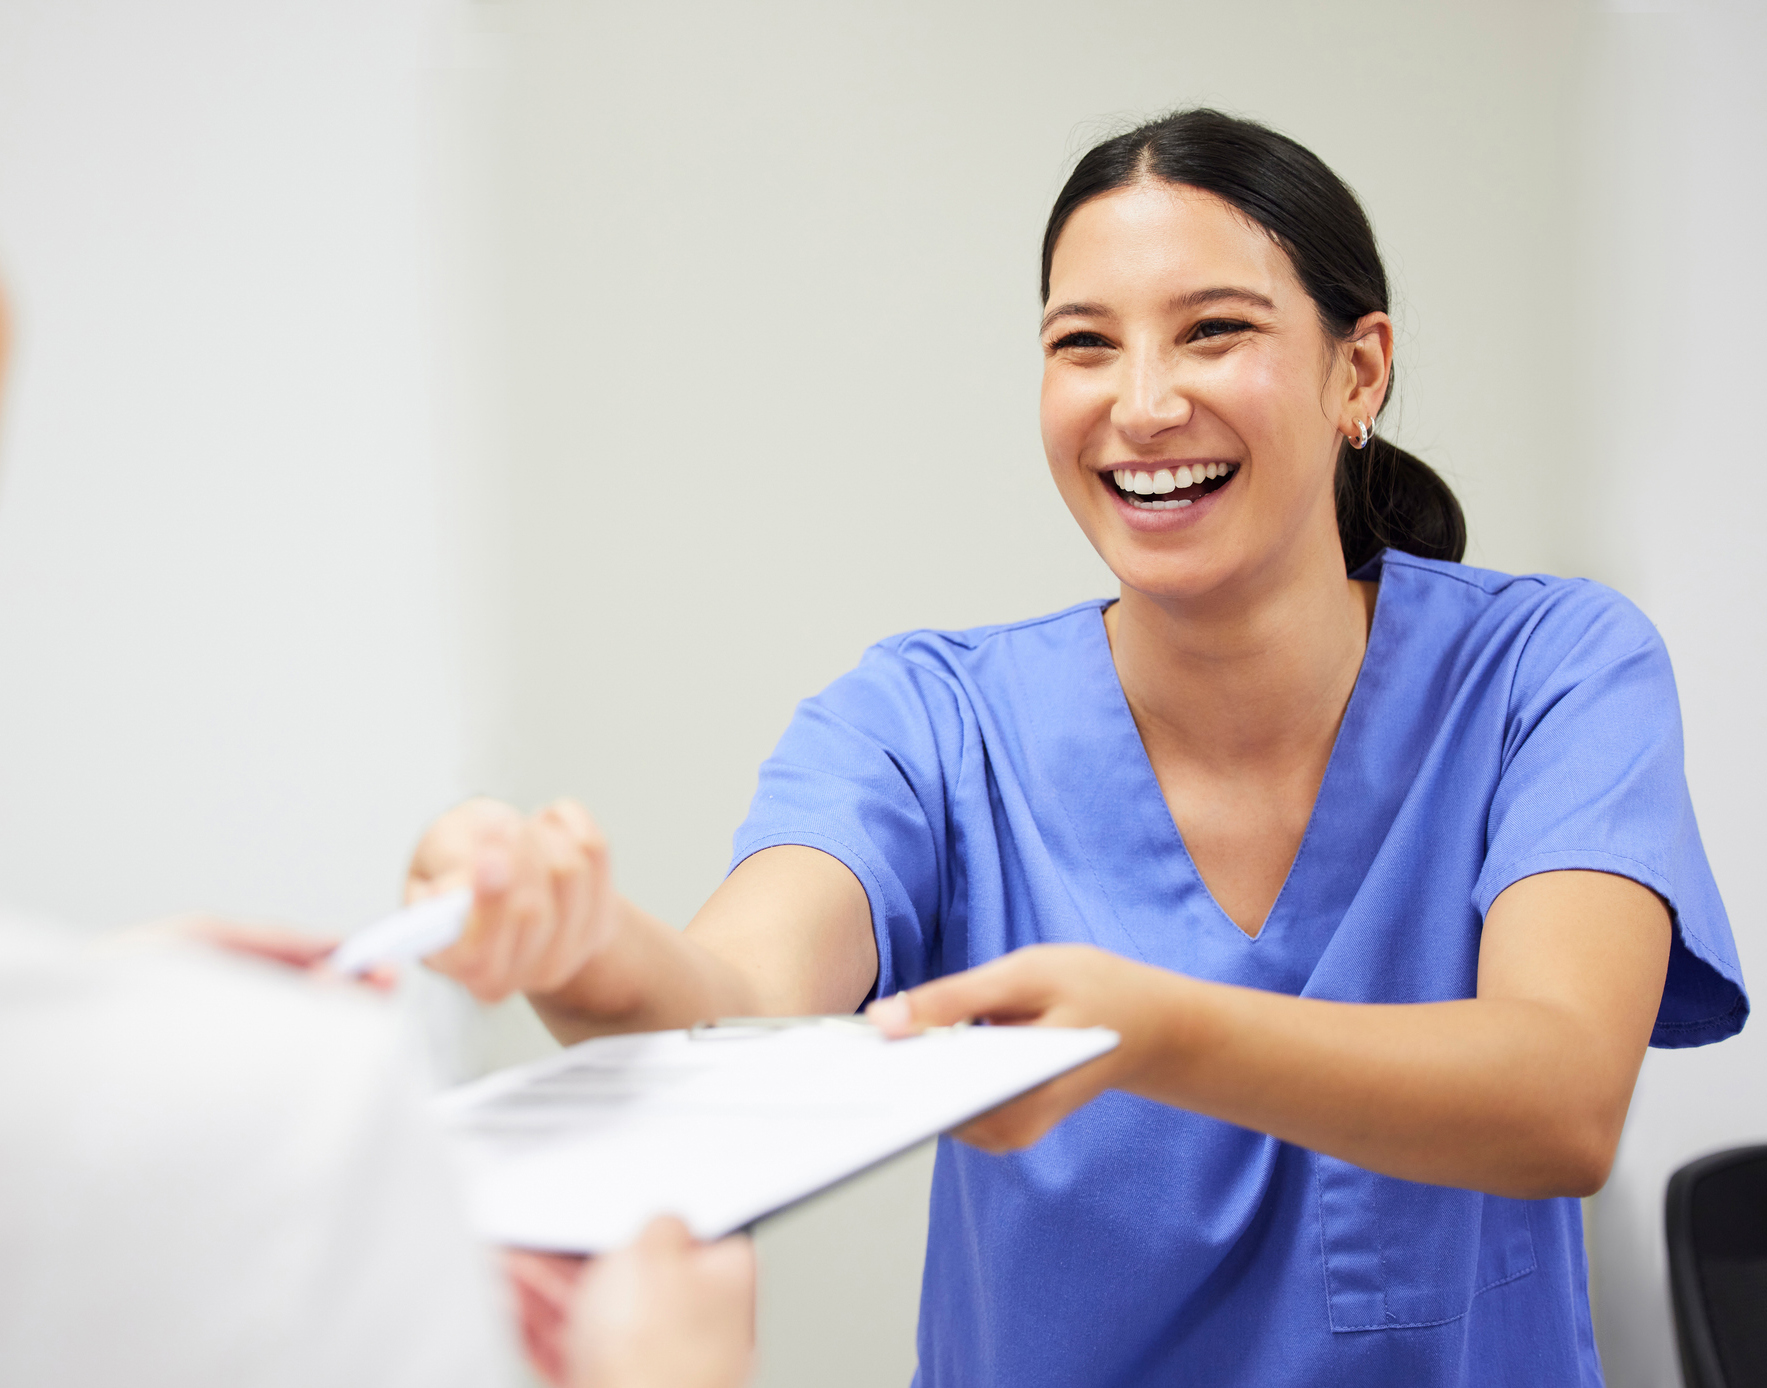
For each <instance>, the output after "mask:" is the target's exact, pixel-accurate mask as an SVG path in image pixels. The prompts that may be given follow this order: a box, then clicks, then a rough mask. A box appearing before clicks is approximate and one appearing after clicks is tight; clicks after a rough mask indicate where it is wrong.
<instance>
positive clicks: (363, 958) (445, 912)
mask: <svg viewBox="0 0 1767 1388" xmlns="http://www.w3.org/2000/svg"><path fill="white" fill-rule="evenodd" d="M471 914H472V889H471V888H470V887H462V888H461V889H460V890H459V891H454V892H447V893H445V894H444V895H442V896H432V897H430V898H429V899H428V900H427V901H419V902H416V903H414V904H413V905H410V906H407V907H406V908H405V909H404V910H402V911H395V912H393V914H392V915H390V916H386V917H384V918H383V919H381V920H378V921H376V922H375V923H374V924H373V925H366V926H363V927H362V929H360V930H358V931H357V932H356V933H355V934H354V935H352V936H350V938H349V939H347V940H345V941H344V942H343V943H342V944H341V945H339V946H338V947H337V948H336V949H335V950H333V951H332V954H331V958H330V960H329V961H328V962H329V963H330V964H331V967H332V968H334V969H336V970H337V971H338V972H339V973H341V974H363V973H367V972H368V971H369V970H370V969H373V968H377V967H379V966H380V965H382V964H409V963H415V962H416V961H417V960H419V959H425V958H428V957H429V956H430V955H432V954H435V953H438V952H439V951H441V950H444V949H447V948H448V946H449V945H451V944H453V943H454V942H455V941H456V940H458V939H459V938H460V936H461V933H462V932H463V931H464V930H465V929H466V920H467V917H468V916H470V915H471Z"/></svg>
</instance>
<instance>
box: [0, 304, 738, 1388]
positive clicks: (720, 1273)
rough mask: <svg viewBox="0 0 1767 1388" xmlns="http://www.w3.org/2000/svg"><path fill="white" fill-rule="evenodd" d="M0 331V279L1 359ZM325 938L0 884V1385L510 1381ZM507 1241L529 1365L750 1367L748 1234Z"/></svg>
mask: <svg viewBox="0 0 1767 1388" xmlns="http://www.w3.org/2000/svg"><path fill="white" fill-rule="evenodd" d="M9 339H10V334H9V322H8V315H7V311H6V303H5V300H4V297H3V296H0V386H3V385H4V379H5V368H6V361H7V355H8V348H9V345H10V340H9ZM335 943H336V941H335V940H324V939H317V938H314V937H310V936H306V935H302V934H297V933H295V932H291V931H285V930H277V929H268V928H260V927H251V926H243V925H235V924H231V923H226V922H220V921H213V920H207V919H201V918H189V919H186V920H182V921H177V922H168V923H165V924H164V925H162V926H159V927H157V928H150V929H147V930H143V931H137V932H131V933H129V934H128V935H125V936H120V937H115V938H113V939H111V940H109V941H106V942H103V943H101V944H98V945H91V944H88V943H85V942H83V941H81V940H79V939H77V938H71V937H70V936H69V935H67V934H66V933H65V932H63V931H61V930H58V929H57V928H55V927H53V926H49V925H46V924H43V923H39V922H34V921H29V920H25V919H22V918H20V917H18V916H16V915H13V914H11V913H8V912H6V911H5V910H4V909H0V1094H3V1095H4V1103H3V1105H0V1171H3V1172H4V1173H5V1180H4V1182H0V1383H7V1384H19V1385H24V1384H57V1385H64V1386H65V1388H87V1386H88V1385H90V1386H91V1388H96V1386H97V1385H100V1384H103V1385H110V1384H115V1383H128V1384H130V1385H132V1388H154V1385H162V1384H163V1385H168V1388H170V1385H177V1386H178V1388H280V1385H289V1388H296V1385H303V1386H304V1385H325V1386H326V1388H349V1386H350V1385H362V1388H369V1385H373V1388H398V1386H399V1385H406V1384H410V1385H413V1388H415V1386H416V1385H419V1384H421V1385H424V1386H425V1388H443V1386H444V1385H459V1386H460V1388H468V1386H469V1385H470V1388H492V1386H493V1385H498V1384H509V1383H512V1382H516V1381H518V1379H517V1377H516V1371H515V1362H514V1361H515V1357H514V1354H513V1353H512V1349H513V1346H512V1345H511V1344H510V1336H509V1334H508V1331H507V1325H506V1321H505V1318H504V1316H503V1315H501V1314H500V1312H501V1310H502V1308H501V1307H500V1305H499V1298H498V1295H497V1284H496V1278H495V1276H494V1268H493V1265H492V1262H491V1260H490V1258H489V1257H488V1256H487V1253H486V1251H485V1250H484V1249H482V1248H480V1247H479V1246H477V1245H475V1244H474V1242H473V1241H472V1239H471V1238H470V1237H469V1235H468V1233H467V1231H466V1227H465V1225H464V1223H463V1220H462V1215H461V1209H460V1200H459V1193H458V1191H457V1189H456V1187H455V1181H454V1175H453V1172H452V1171H451V1170H450V1167H449V1163H448V1160H447V1154H446V1152H445V1151H444V1149H443V1145H442V1139H441V1136H440V1134H439V1133H438V1132H437V1131H436V1130H435V1129H434V1127H433V1126H432V1124H431V1122H430V1120H429V1116H428V1113H427V1111H426V1105H425V1094H426V1091H427V1088H428V1086H427V1084H426V1082H425V1067H424V1065H423V1064H422V1058H421V1057H420V1056H419V1055H417V1054H416V1052H415V1048H414V1045H413V1043H412V1040H411V1038H410V1037H409V1036H408V1035H407V1033H406V1031H405V1029H404V1028H403V1027H402V1026H401V1025H400V1024H399V1020H398V1018H397V1016H396V1015H395V1014H394V1012H393V1011H392V1009H391V1008H389V1007H388V1006H387V1005H386V1004H385V1003H384V1002H383V1001H382V1000H380V999H379V998H377V997H376V996H375V993H374V990H373V989H370V988H363V987H359V986H355V985H352V984H347V983H345V982H344V981H342V980H341V979H338V978H337V977H336V976H335V975H328V974H327V972H326V971H325V969H324V966H323V963H322V961H323V959H324V957H325V955H326V954H328V953H329V951H330V949H331V948H332V946H333V945H334V944H335ZM216 946H219V948H216ZM383 981H384V980H383ZM505 1266H506V1268H507V1270H508V1272H509V1274H510V1282H511V1285H512V1287H513V1289H514V1292H515V1295H516V1299H517V1303H518V1308H519V1310H520V1313H521V1323H522V1331H523V1338H524V1340H525V1342H526V1345H527V1348H528V1351H529V1357H530V1359H531V1360H532V1362H533V1363H534V1366H535V1368H536V1369H538V1370H539V1371H540V1373H541V1374H542V1375H543V1376H544V1377H545V1378H546V1379H547V1380H548V1381H549V1382H551V1383H554V1384H560V1385H562V1384H567V1383H568V1384H570V1385H572V1388H653V1385H654V1386H655V1388H662V1385H668V1386H669V1388H736V1385H739V1384H741V1383H742V1382H743V1381H744V1380H745V1379H746V1377H747V1375H748V1366H749V1362H750V1359H751V1357H752V1344H753V1333H754V1262H753V1254H752V1251H751V1249H750V1247H749V1245H748V1244H747V1242H746V1241H741V1240H727V1241H725V1242H724V1243H721V1244H714V1245H710V1246H701V1245H696V1244H695V1243H694V1242H693V1241H692V1240H691V1238H690V1237H689V1236H688V1234H687V1231H686V1230H685V1228H683V1227H682V1226H681V1225H680V1224H679V1223H678V1222H676V1221H674V1220H659V1221H657V1222H656V1223H654V1224H652V1225H651V1227H650V1228H649V1229H648V1230H646V1231H645V1233H644V1234H643V1236H642V1237H641V1238H640V1239H639V1240H638V1242H637V1243H636V1244H635V1245H633V1246H632V1247H631V1248H629V1249H626V1250H623V1251H622V1252H619V1253H616V1254H613V1255H610V1256H608V1257H604V1258H600V1259H596V1260H593V1261H592V1262H590V1263H588V1264H587V1265H584V1264H582V1263H581V1262H580V1261H579V1260H570V1259H560V1258H552V1257H542V1256H538V1255H531V1254H522V1253H512V1254H508V1255H506V1257H505Z"/></svg>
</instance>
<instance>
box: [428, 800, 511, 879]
mask: <svg viewBox="0 0 1767 1388" xmlns="http://www.w3.org/2000/svg"><path fill="white" fill-rule="evenodd" d="M519 823H521V812H520V811H519V810H517V809H516V808H515V807H514V806H513V805H506V804H504V803H503V802H502V801H500V800H492V799H489V798H486V797H483V796H481V797H478V798H475V799H472V800H467V801H464V802H463V803H461V804H459V805H456V806H455V807H454V808H453V809H451V810H449V811H448V812H447V813H446V814H444V815H442V816H441V817H440V818H439V819H437V820H436V822H435V823H434V824H432V825H430V827H429V828H428V829H426V830H425V831H424V834H423V837H422V838H421V839H420V840H418V844H417V848H416V850H415V851H414V852H413V853H412V855H411V865H410V867H409V868H408V869H407V870H406V874H405V899H406V901H408V902H410V901H421V900H422V899H423V898H425V897H429V896H438V895H440V894H441V893H443V892H448V891H453V890H454V889H455V888H457V887H464V886H467V885H468V884H469V883H470V882H471V881H472V873H473V864H474V860H475V859H476V857H477V855H478V848H479V842H480V840H481V838H482V836H483V832H484V830H485V828H486V827H488V826H489V825H492V824H504V825H515V824H519Z"/></svg>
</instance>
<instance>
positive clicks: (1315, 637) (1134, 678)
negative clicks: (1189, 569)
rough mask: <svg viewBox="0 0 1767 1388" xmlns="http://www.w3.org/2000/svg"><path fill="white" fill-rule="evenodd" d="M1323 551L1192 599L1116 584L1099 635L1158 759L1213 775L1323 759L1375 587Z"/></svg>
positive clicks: (1350, 681)
mask: <svg viewBox="0 0 1767 1388" xmlns="http://www.w3.org/2000/svg"><path fill="white" fill-rule="evenodd" d="M1325 548H1327V549H1328V551H1329V552H1327V553H1323V554H1320V555H1317V556H1310V557H1308V558H1306V559H1304V560H1303V561H1302V562H1299V563H1297V564H1295V565H1293V566H1290V569H1289V571H1288V572H1284V573H1282V574H1280V575H1278V576H1276V577H1275V578H1274V580H1273V581H1269V582H1266V583H1264V584H1245V585H1241V586H1237V587H1235V588H1234V589H1230V590H1228V591H1225V592H1221V591H1217V592H1215V593H1212V594H1210V595H1208V596H1207V597H1206V598H1201V599H1192V600H1176V599H1171V598H1164V597H1155V596H1152V595H1149V594H1146V593H1140V592H1136V591H1135V590H1133V589H1129V588H1124V590H1123V594H1122V601H1121V602H1119V603H1117V604H1116V605H1115V606H1114V607H1112V608H1110V609H1108V610H1107V611H1106V613H1105V627H1106V631H1107V633H1108V634H1109V637H1110V643H1111V655H1112V657H1113V659H1114V660H1115V662H1116V667H1117V675H1118V678H1119V679H1120V680H1121V681H1122V685H1123V693H1124V694H1125V695H1126V696H1127V698H1128V701H1129V707H1130V710H1131V711H1132V712H1133V713H1134V715H1135V722H1136V725H1137V726H1138V727H1139V728H1140V729H1141V735H1142V739H1143V741H1144V742H1146V743H1147V746H1148V751H1149V753H1150V754H1153V755H1155V758H1156V760H1161V759H1168V760H1169V759H1174V758H1175V759H1177V760H1179V761H1182V762H1185V763H1189V764H1191V765H1194V766H1197V767H1199V768H1208V769H1209V770H1210V771H1212V772H1214V773H1216V774H1221V773H1227V772H1232V771H1247V772H1255V771H1257V770H1259V769H1276V768H1278V767H1281V766H1283V765H1293V764H1294V763H1295V762H1296V761H1297V760H1299V761H1302V762H1313V761H1316V760H1317V761H1321V763H1322V760H1323V757H1325V756H1328V755H1329V754H1330V749H1331V745H1332V743H1333V742H1334V741H1335V739H1336V737H1337V729H1338V724H1339V723H1340V722H1341V721H1342V719H1343V714H1344V708H1345V706H1346V705H1347V704H1348V702H1349V698H1350V691H1351V690H1352V689H1353V688H1354V687H1355V683H1356V676H1357V673H1358V671H1359V670H1360V669H1361V667H1362V656H1363V653H1364V651H1365V650H1366V649H1367V644H1368V631H1369V626H1370V624H1371V622H1372V620H1373V613H1374V594H1375V585H1373V584H1371V583H1358V582H1352V581H1351V580H1350V579H1348V578H1346V577H1345V576H1344V568H1343V558H1342V556H1341V554H1340V553H1339V552H1338V550H1337V547H1336V546H1335V544H1334V545H1331V546H1329V547H1325ZM1321 769H1323V767H1322V766H1321Z"/></svg>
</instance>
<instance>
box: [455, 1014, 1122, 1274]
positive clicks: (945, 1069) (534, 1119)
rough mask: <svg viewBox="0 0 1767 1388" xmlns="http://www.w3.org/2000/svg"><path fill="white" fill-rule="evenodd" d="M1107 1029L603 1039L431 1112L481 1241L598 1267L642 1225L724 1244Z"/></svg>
mask: <svg viewBox="0 0 1767 1388" xmlns="http://www.w3.org/2000/svg"><path fill="white" fill-rule="evenodd" d="M1117 1040H1118V1038H1117V1034H1116V1033H1115V1032H1112V1031H1107V1030H1105V1029H1103V1028H1089V1029H1084V1030H1076V1029H1069V1028H1060V1027H999V1026H976V1027H966V1028H955V1027H954V1028H948V1029H945V1030H943V1031H939V1032H934V1033H929V1034H927V1035H924V1036H917V1037H911V1038H908V1039H905V1040H899V1041H891V1040H887V1039H885V1038H884V1037H883V1035H882V1034H881V1033H879V1032H878V1031H877V1030H876V1029H875V1028H874V1027H872V1026H871V1024H870V1023H869V1022H865V1021H863V1020H862V1019H859V1018H852V1017H845V1018H789V1019H781V1018H736V1019H727V1020H726V1021H723V1022H720V1023H716V1024H702V1025H700V1026H698V1027H694V1028H691V1029H689V1030H685V1031H663V1032H645V1033H637V1034H632V1035H625V1036H607V1037H599V1038H596V1039H594V1040H591V1041H584V1042H582V1043H580V1044H578V1045H575V1046H572V1047H569V1048H568V1049H566V1050H564V1051H562V1052H560V1053H559V1054H557V1055H555V1056H548V1057H547V1058H546V1059H544V1060H540V1061H536V1062H534V1063H532V1064H529V1065H523V1066H518V1067H516V1068H514V1069H511V1070H505V1071H500V1072H498V1073H497V1074H494V1075H488V1076H486V1077H485V1078H484V1079H482V1080H478V1081H476V1082H474V1083H472V1084H469V1085H465V1086H462V1087H461V1088H459V1089H455V1090H451V1091H448V1092H447V1093H444V1094H442V1095H440V1096H439V1097H438V1098H437V1100H436V1111H437V1113H438V1115H439V1117H440V1118H441V1120H442V1123H443V1126H444V1128H445V1129H446V1131H447V1132H448V1134H449V1136H450V1139H451V1141H452V1143H453V1144H454V1146H455V1148H456V1151H457V1153H458V1156H459V1159H460V1163H461V1166H462V1169H463V1173H464V1176H465V1182H466V1185H465V1189H466V1204H467V1217H468V1221H469V1223H470V1225H471V1227H472V1229H473V1230H474V1232H475V1233H476V1234H477V1235H478V1236H479V1237H480V1238H482V1239H484V1240H485V1241H487V1242H490V1243H496V1244H503V1245H507V1246H511V1247H517V1248H530V1249H537V1250H545V1251H549V1252H557V1253H599V1252H604V1251H606V1250H608V1249H612V1248H618V1247H621V1246H623V1245H624V1244H627V1243H629V1242H631V1240H632V1239H634V1238H635V1237H637V1235H638V1233H639V1231H640V1230H641V1229H643V1227H644V1225H645V1224H646V1223H648V1222H649V1220H650V1219H651V1218H653V1217H654V1216H656V1215H660V1214H673V1215H677V1216H679V1217H680V1218H681V1219H682V1221H683V1222H684V1223H685V1224H686V1225H687V1227H688V1228H689V1229H690V1230H691V1231H692V1232H693V1234H694V1235H695V1237H697V1238H701V1239H714V1238H721V1237H722V1236H724V1235H725V1234H729V1233H733V1232H735V1231H737V1230H739V1229H745V1228H748V1227H749V1226H750V1225H752V1224H754V1223H755V1222H756V1221H758V1220H761V1219H763V1218H765V1217H766V1216H768V1215H771V1214H776V1213H778V1212H780V1211H781V1210H784V1209H787V1208H789V1207H790V1206H792V1205H795V1204H797V1203H798V1202H799V1201H801V1200H804V1199H807V1198H808V1197H810V1196H812V1195H815V1194H818V1193H819V1192H821V1191H824V1190H826V1189H828V1188H829V1187H831V1186H833V1185H836V1184H838V1183H840V1182H841V1181H844V1180H846V1179H848V1178H849V1177H852V1176H855V1175H858V1174H859V1173H860V1172H862V1171H866V1170H868V1169H870V1168H871V1167H873V1166H876V1165H877V1164H879V1163H880V1162H883V1161H887V1160H888V1159H889V1158H891V1157H893V1156H896V1155H898V1154H899V1153H902V1152H905V1151H907V1150H908V1149H909V1148H911V1147H915V1146H918V1145H919V1144H920V1143H922V1142H924V1141H926V1140H927V1139H928V1138H930V1137H933V1136H935V1135H936V1134H939V1133H942V1132H946V1131H949V1130H950V1129H952V1128H955V1127H958V1126H961V1125H962V1124H963V1123H966V1122H968V1121H969V1120H970V1119H971V1118H975V1117H977V1116H979V1115H981V1114H983V1113H986V1112H987V1111H988V1110H989V1109H992V1108H996V1107H998V1106H999V1105H1000V1104H1003V1103H1005V1102H1006V1101H1007V1100H1009V1099H1013V1098H1017V1097H1018V1096H1019V1095H1020V1094H1023V1093H1025V1092H1026V1091H1028V1090H1031V1089H1034V1088H1035V1087H1036V1086H1038V1085H1039V1084H1042V1083H1044V1082H1045V1081H1047V1080H1051V1079H1054V1078H1055V1077H1056V1076H1057V1075H1060V1074H1064V1073H1065V1072H1067V1071H1068V1070H1071V1069H1073V1068H1075V1067H1076V1066H1079V1065H1083V1064H1085V1063H1086V1062H1087V1061H1089V1060H1093V1059H1096V1058H1097V1057H1098V1056H1101V1055H1103V1054H1105V1053H1106V1052H1107V1051H1109V1050H1111V1049H1112V1048H1113V1047H1114V1046H1115V1045H1116V1044H1117Z"/></svg>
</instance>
